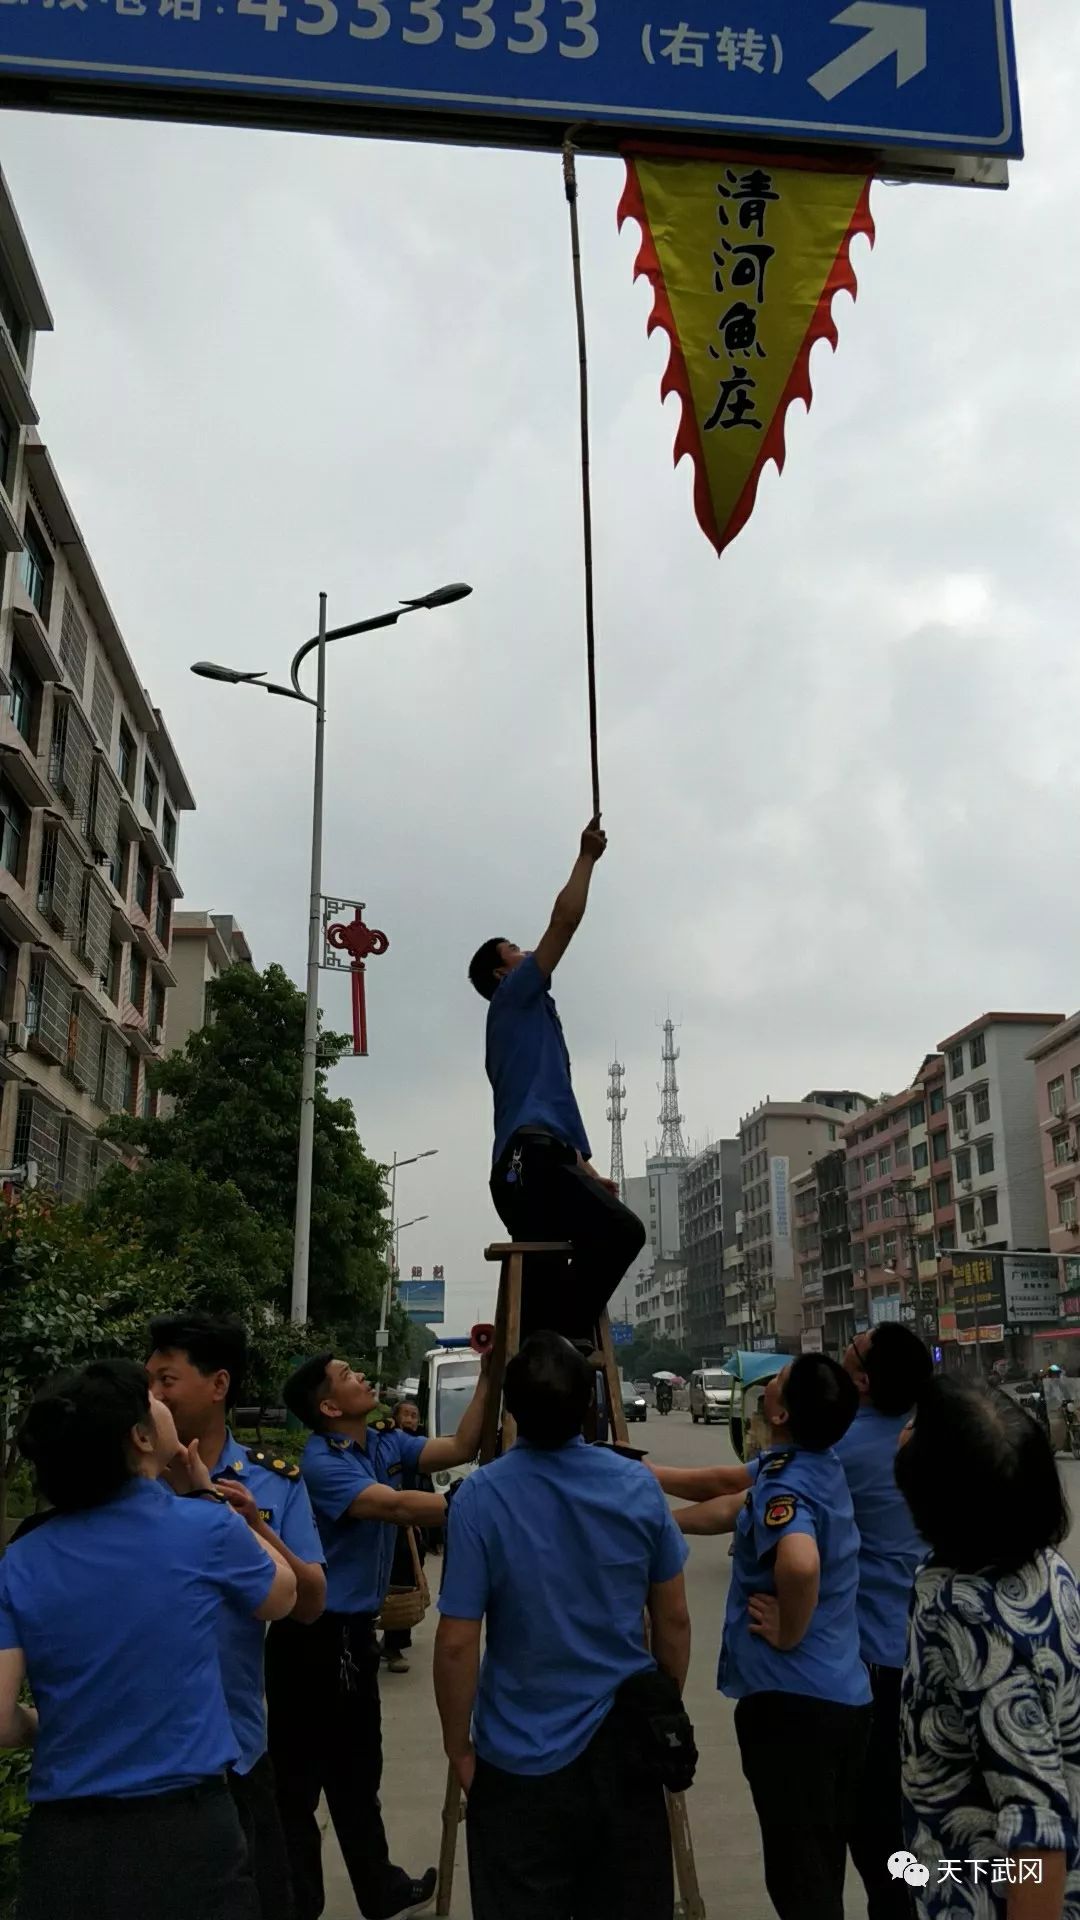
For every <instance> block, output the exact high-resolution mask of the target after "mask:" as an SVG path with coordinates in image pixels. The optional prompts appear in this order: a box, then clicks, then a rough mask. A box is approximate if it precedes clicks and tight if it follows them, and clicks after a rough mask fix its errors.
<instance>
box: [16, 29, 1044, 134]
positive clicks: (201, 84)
mask: <svg viewBox="0 0 1080 1920" xmlns="http://www.w3.org/2000/svg"><path fill="white" fill-rule="evenodd" d="M42 81H48V82H49V83H50V84H49V86H48V87H47V88H44V89H43V88H42V86H41V82H42ZM35 88H36V92H35ZM103 89H106V90H107V91H106V93H105V94H103V92H102V90H103ZM162 92H165V93H167V94H168V95H169V103H168V109H167V110H168V111H170V112H174V111H177V110H179V111H187V112H189V113H190V114H191V115H192V117H199V115H200V113H201V112H206V111H208V110H212V111H215V112H217V113H218V114H222V113H223V114H224V116H225V117H233V118H237V119H242V118H245V117H261V118H263V119H269V120H271V121H273V120H274V118H275V111H274V110H271V111H269V112H263V113H262V114H261V115H259V116H255V115H254V114H253V113H252V105H251V98H250V97H251V96H254V97H257V98H258V99H259V100H261V101H263V102H277V107H276V116H277V117H279V118H280V119H281V120H282V121H283V122H285V121H288V120H290V119H291V120H292V121H293V122H294V123H295V121H296V120H297V119H298V118H301V119H306V121H307V122H309V123H317V122H318V121H319V119H320V117H322V118H325V117H326V116H327V115H330V116H331V117H332V119H333V123H334V124H335V125H339V126H347V125H350V124H355V125H356V126H357V127H362V128H364V129H367V130H371V131H375V132H377V131H379V129H380V125H381V126H382V128H383V130H385V131H388V132H389V131H394V130H398V129H400V128H402V127H404V129H405V130H410V131H419V132H424V131H430V132H431V133H433V134H435V135H439V134H440V133H441V132H442V131H443V130H445V129H446V128H448V127H449V128H452V129H453V130H454V132H455V134H456V135H457V136H458V137H463V138H466V139H474V140H476V141H477V142H484V141H487V140H500V139H503V140H505V139H511V140H517V141H519V142H521V143H526V142H528V141H530V139H535V138H536V135H537V132H538V130H540V129H543V128H545V123H546V130H545V131H544V132H543V133H542V136H541V137H542V138H543V139H546V140H549V141H550V139H551V138H552V135H553V131H554V129H553V126H552V124H551V123H557V124H558V126H559V127H565V126H570V125H574V124H580V123H584V124H587V125H589V126H592V127H600V128H604V127H606V128H607V129H608V130H609V131H610V134H611V136H612V139H611V142H610V143H611V144H617V139H618V136H619V135H625V134H626V133H629V132H633V131H635V130H637V131H644V132H648V133H651V134H654V135H665V134H667V135H679V134H683V135H686V134H692V133H694V132H707V133H710V134H712V135H724V134H729V135H736V136H738V137H739V138H740V139H744V140H745V139H755V138H766V139H769V140H782V141H794V142H803V143H806V142H807V141H812V142H815V143H818V142H826V143H828V144H834V143H838V142H839V143H854V144H856V145H862V146H866V147H872V148H875V149H881V148H886V149H889V148H891V149H896V148H920V149H935V150H943V149H947V150H949V151H952V152H954V153H963V154H976V155H988V156H997V157H999V158H1002V159H1004V158H1008V157H1018V156H1019V155H1020V154H1021V153H1022V151H1023V147H1022V137H1021V128H1020V108H1019V99H1018V92H1017V82H1016V59H1015V52H1014V46H1013V35H1012V20H1011V14H1010V0H922V4H919V5H915V4H911V0H903V4H895V3H894V4H885V0H850V3H849V0H738V4H736V0H0V94H2V97H3V98H4V99H7V100H13V99H14V100H18V99H19V98H20V95H22V96H23V97H24V98H27V99H28V101H29V104H34V103H35V100H36V101H37V102H38V103H39V104H49V105H58V106H64V105H68V106H73V107H78V106H80V105H84V106H87V107H90V108H93V106H94V104H95V102H98V101H100V100H101V99H102V98H103V97H104V98H108V100H109V101H110V103H113V104H115V103H117V101H119V103H120V104H121V105H129V110H133V111H136V112H139V111H142V112H147V113H151V112H153V110H154V105H155V95H156V98H157V104H159V105H160V106H161V107H162V108H164V106H165V103H164V101H163V100H162V99H161V94H162ZM127 94H130V95H131V96H132V98H131V100H130V103H127V102H126V101H125V99H124V96H125V95H127ZM239 95H244V96H249V98H248V100H247V101H246V102H243V103H242V102H241V101H240V100H239V99H236V98H235V96H239ZM80 96H82V97H81V98H80ZM230 97H233V104H232V107H231V109H230V105H229V101H230ZM211 101H213V102H214V103H215V104H214V107H213V109H209V108H208V103H209V102H211ZM223 103H224V104H223ZM499 121H502V122H503V123H504V124H503V127H502V128H501V129H500V128H499V126H498V124H497V123H498V122H499ZM594 144H595V142H594Z"/></svg>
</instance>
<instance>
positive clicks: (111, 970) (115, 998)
mask: <svg viewBox="0 0 1080 1920" xmlns="http://www.w3.org/2000/svg"><path fill="white" fill-rule="evenodd" d="M123 970H124V949H123V947H122V946H121V945H120V942H119V941H118V940H110V942H109V952H108V957H107V959H106V961H105V965H104V966H103V967H102V969H101V975H100V985H101V990H102V992H103V993H107V994H108V996H109V999H110V1000H111V1001H112V1003H113V1005H114V1006H117V1007H118V1006H119V1005H120V976H121V974H122V973H123Z"/></svg>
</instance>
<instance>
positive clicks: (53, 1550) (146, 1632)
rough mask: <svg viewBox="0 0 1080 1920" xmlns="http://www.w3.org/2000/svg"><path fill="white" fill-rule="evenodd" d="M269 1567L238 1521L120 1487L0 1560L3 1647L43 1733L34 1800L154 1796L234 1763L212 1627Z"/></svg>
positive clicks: (262, 1585)
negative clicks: (18, 1666) (21, 1674)
mask: <svg viewBox="0 0 1080 1920" xmlns="http://www.w3.org/2000/svg"><path fill="white" fill-rule="evenodd" d="M273 1578H274V1567H273V1564H272V1562H271V1561H270V1560H269V1558H268V1557H267V1555H266V1554H265V1553H264V1552H263V1549H262V1548H261V1546H260V1545H259V1543H258V1541H257V1540H256V1539H255V1538H254V1536H253V1534H252V1533H251V1530H250V1528H249V1527H247V1526H246V1525H245V1524H244V1521H243V1520H242V1519H241V1518H240V1516H239V1514H236V1513H232V1512H230V1511H229V1509H228V1508H227V1507H222V1506H219V1505H218V1504H216V1503H215V1502H214V1501H211V1500H178V1499H177V1498H176V1496H175V1495H174V1494H172V1493H170V1492H168V1490H167V1489H166V1488H165V1487H163V1486H161V1485H160V1484H159V1483H158V1482H157V1481H153V1480H143V1479H132V1480H130V1481H129V1482H128V1483H127V1484H126V1486H125V1487H124V1488H123V1490H122V1491H121V1492H120V1493H118V1494H117V1495H115V1497H114V1498H113V1499H112V1500H109V1501H107V1502H106V1504H105V1505H104V1506H100V1507H92V1508H90V1509H89V1510H87V1511H86V1512H84V1513H57V1514H53V1515H52V1516H51V1517H50V1518H49V1520H48V1521H47V1522H46V1524H45V1525H44V1526H41V1527H37V1528H36V1529H35V1530H34V1532H33V1533H28V1534H27V1535H26V1536H25V1537H24V1538H23V1539H21V1540H19V1541H17V1542H16V1543H15V1544H14V1545H13V1546H11V1547H9V1548H8V1551H7V1553H6V1554H5V1555H4V1558H3V1560H0V1647H21V1649H22V1651H23V1653H24V1655H25V1657H26V1667H27V1675H28V1678H29V1682H30V1687H31V1690H32V1692H33V1695H34V1703H35V1705H36V1706H37V1709H38V1713H39V1715H40V1720H41V1725H40V1731H39V1734H38V1739H37V1744H36V1746H35V1748H34V1761H33V1769H32V1772H31V1775H30V1798H31V1800H35V1801H38V1800H69V1799H81V1798H83V1797H84V1796H85V1795H87V1794H107V1795H110V1796H118V1797H122V1798H126V1797H132V1798H133V1797H136V1796H138V1795H143V1794H151V1793H167V1792H171V1791H172V1790H173V1789H175V1788H178V1787H188V1786H193V1785H195V1784H196V1782H197V1781H199V1780H203V1779H205V1778H206V1777H207V1775H209V1774H213V1773H220V1772H222V1771H223V1770H224V1769H225V1768H226V1767H227V1766H231V1765H232V1764H233V1762H234V1761H235V1760H236V1759H237V1757H238V1750H239V1749H238V1742H237V1738H236V1734H235V1732H234V1731H233V1727H232V1724H231V1721H230V1718H229V1713H228V1709H227V1706H226V1703H225V1694H224V1690H223V1686H222V1679H221V1661H220V1652H219V1647H220V1633H221V1613H222V1610H223V1609H224V1608H226V1607H228V1608H229V1609H230V1610H233V1611H235V1612H236V1613H237V1614H238V1615H239V1616H240V1617H243V1616H245V1615H250V1614H252V1613H253V1612H254V1611H255V1609H256V1608H257V1607H260V1606H261V1605H262V1603H263V1601H264V1600H265V1599H266V1596H267V1594H268V1593H269V1591H270V1587H271V1585H272V1583H273Z"/></svg>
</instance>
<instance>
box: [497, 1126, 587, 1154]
mask: <svg viewBox="0 0 1080 1920" xmlns="http://www.w3.org/2000/svg"><path fill="white" fill-rule="evenodd" d="M515 1140H522V1141H524V1143H525V1145H526V1146H529V1147H561V1149H562V1151H563V1152H564V1153H573V1151H574V1149H573V1147H572V1146H571V1145H570V1142H569V1140H561V1139H560V1138H559V1135H558V1134H557V1133H549V1132H548V1130H547V1128H546V1127H519V1128H518V1130H517V1132H516V1133H515V1134H514V1135H513V1136H512V1138H511V1141H510V1146H509V1147H508V1148H507V1149H506V1151H507V1153H509V1152H510V1149H511V1148H512V1147H513V1144H514V1141H515Z"/></svg>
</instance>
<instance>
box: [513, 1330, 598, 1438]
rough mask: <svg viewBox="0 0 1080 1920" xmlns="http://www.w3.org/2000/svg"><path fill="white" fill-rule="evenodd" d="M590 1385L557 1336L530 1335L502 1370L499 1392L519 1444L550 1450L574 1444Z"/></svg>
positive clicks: (581, 1362)
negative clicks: (525, 1442) (527, 1443)
mask: <svg viewBox="0 0 1080 1920" xmlns="http://www.w3.org/2000/svg"><path fill="white" fill-rule="evenodd" d="M593 1384H594V1382H593V1375H592V1371H591V1369H590V1368H589V1366H588V1364H587V1363H586V1361H585V1358H584V1356H583V1355H582V1354H580V1353H579V1352H578V1351H577V1348H576V1347H573V1346H571V1344H570V1342H569V1340H564V1338H563V1336H562V1334H561V1333H534V1334H532V1335H530V1337H529V1339H528V1340H526V1342H525V1344H524V1346H523V1347H521V1348H520V1350H519V1351H518V1352H517V1353H515V1355H514V1357H513V1359H512V1360H511V1362H510V1364H509V1366H508V1367H507V1369H506V1382H505V1386H504V1388H503V1392H504V1395H505V1399H506V1405H507V1407H508V1409H509V1411H510V1412H511V1413H512V1414H513V1416H514V1419H515V1420H516V1421H517V1428H518V1433H519V1434H520V1435H521V1438H522V1439H523V1440H527V1441H528V1442H529V1445H530V1446H532V1447H543V1448H545V1449H547V1450H554V1449H555V1448H556V1447H565V1446H566V1444H567V1442H568V1441H570V1440H576V1439H577V1437H578V1435H579V1433H580V1432H581V1429H582V1427H583V1426H584V1424H585V1415H586V1414H587V1412H588V1410H589V1402H590V1400H591V1398H592V1392H593Z"/></svg>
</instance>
